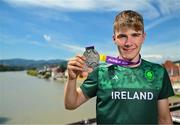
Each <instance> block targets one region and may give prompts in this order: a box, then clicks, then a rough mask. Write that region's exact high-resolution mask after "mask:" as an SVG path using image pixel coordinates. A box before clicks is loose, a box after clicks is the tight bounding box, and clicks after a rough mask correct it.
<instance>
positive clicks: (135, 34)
mask: <svg viewBox="0 0 180 125" xmlns="http://www.w3.org/2000/svg"><path fill="white" fill-rule="evenodd" d="M140 35H141V34H140V33H133V34H131V36H133V37H139V36H140Z"/></svg>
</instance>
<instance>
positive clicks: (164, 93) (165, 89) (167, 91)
mask: <svg viewBox="0 0 180 125" xmlns="http://www.w3.org/2000/svg"><path fill="white" fill-rule="evenodd" d="M162 82H163V83H162V88H161V90H160V93H159V99H164V98H168V97H170V96H173V95H174V90H173V88H172V84H171V81H170V78H169V75H168V73H167V71H166V69H164V76H163V81H162Z"/></svg>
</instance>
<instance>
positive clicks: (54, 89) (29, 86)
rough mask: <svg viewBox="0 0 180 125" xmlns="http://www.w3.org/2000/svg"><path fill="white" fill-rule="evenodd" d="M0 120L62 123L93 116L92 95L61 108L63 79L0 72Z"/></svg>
mask: <svg viewBox="0 0 180 125" xmlns="http://www.w3.org/2000/svg"><path fill="white" fill-rule="evenodd" d="M0 81H1V82H0V123H7V124H12V123H15V124H33V123H35V124H65V123H71V122H75V121H79V120H83V119H86V118H93V117H95V98H94V99H91V100H90V101H88V102H87V103H85V104H83V105H82V106H81V107H80V108H78V109H76V110H74V111H68V110H65V109H64V98H63V96H64V83H61V82H57V81H51V80H44V79H39V78H37V77H32V76H28V75H26V72H3V73H0Z"/></svg>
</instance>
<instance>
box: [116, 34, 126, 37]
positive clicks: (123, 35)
mask: <svg viewBox="0 0 180 125" xmlns="http://www.w3.org/2000/svg"><path fill="white" fill-rule="evenodd" d="M117 37H118V38H127V36H126V35H125V34H119V35H118V36H117Z"/></svg>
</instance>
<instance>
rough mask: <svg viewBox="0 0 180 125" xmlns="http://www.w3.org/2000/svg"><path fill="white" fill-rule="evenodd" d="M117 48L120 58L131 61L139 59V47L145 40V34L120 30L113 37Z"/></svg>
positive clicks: (130, 30)
mask: <svg viewBox="0 0 180 125" xmlns="http://www.w3.org/2000/svg"><path fill="white" fill-rule="evenodd" d="M113 38H114V42H115V43H116V44H117V46H118V50H119V53H120V56H121V57H122V58H123V59H126V60H130V61H133V60H134V59H136V58H138V57H139V52H140V50H141V45H142V43H143V42H144V39H145V33H144V32H142V31H135V30H133V29H127V28H126V29H122V30H120V31H119V32H116V34H115V35H114V36H113Z"/></svg>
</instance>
